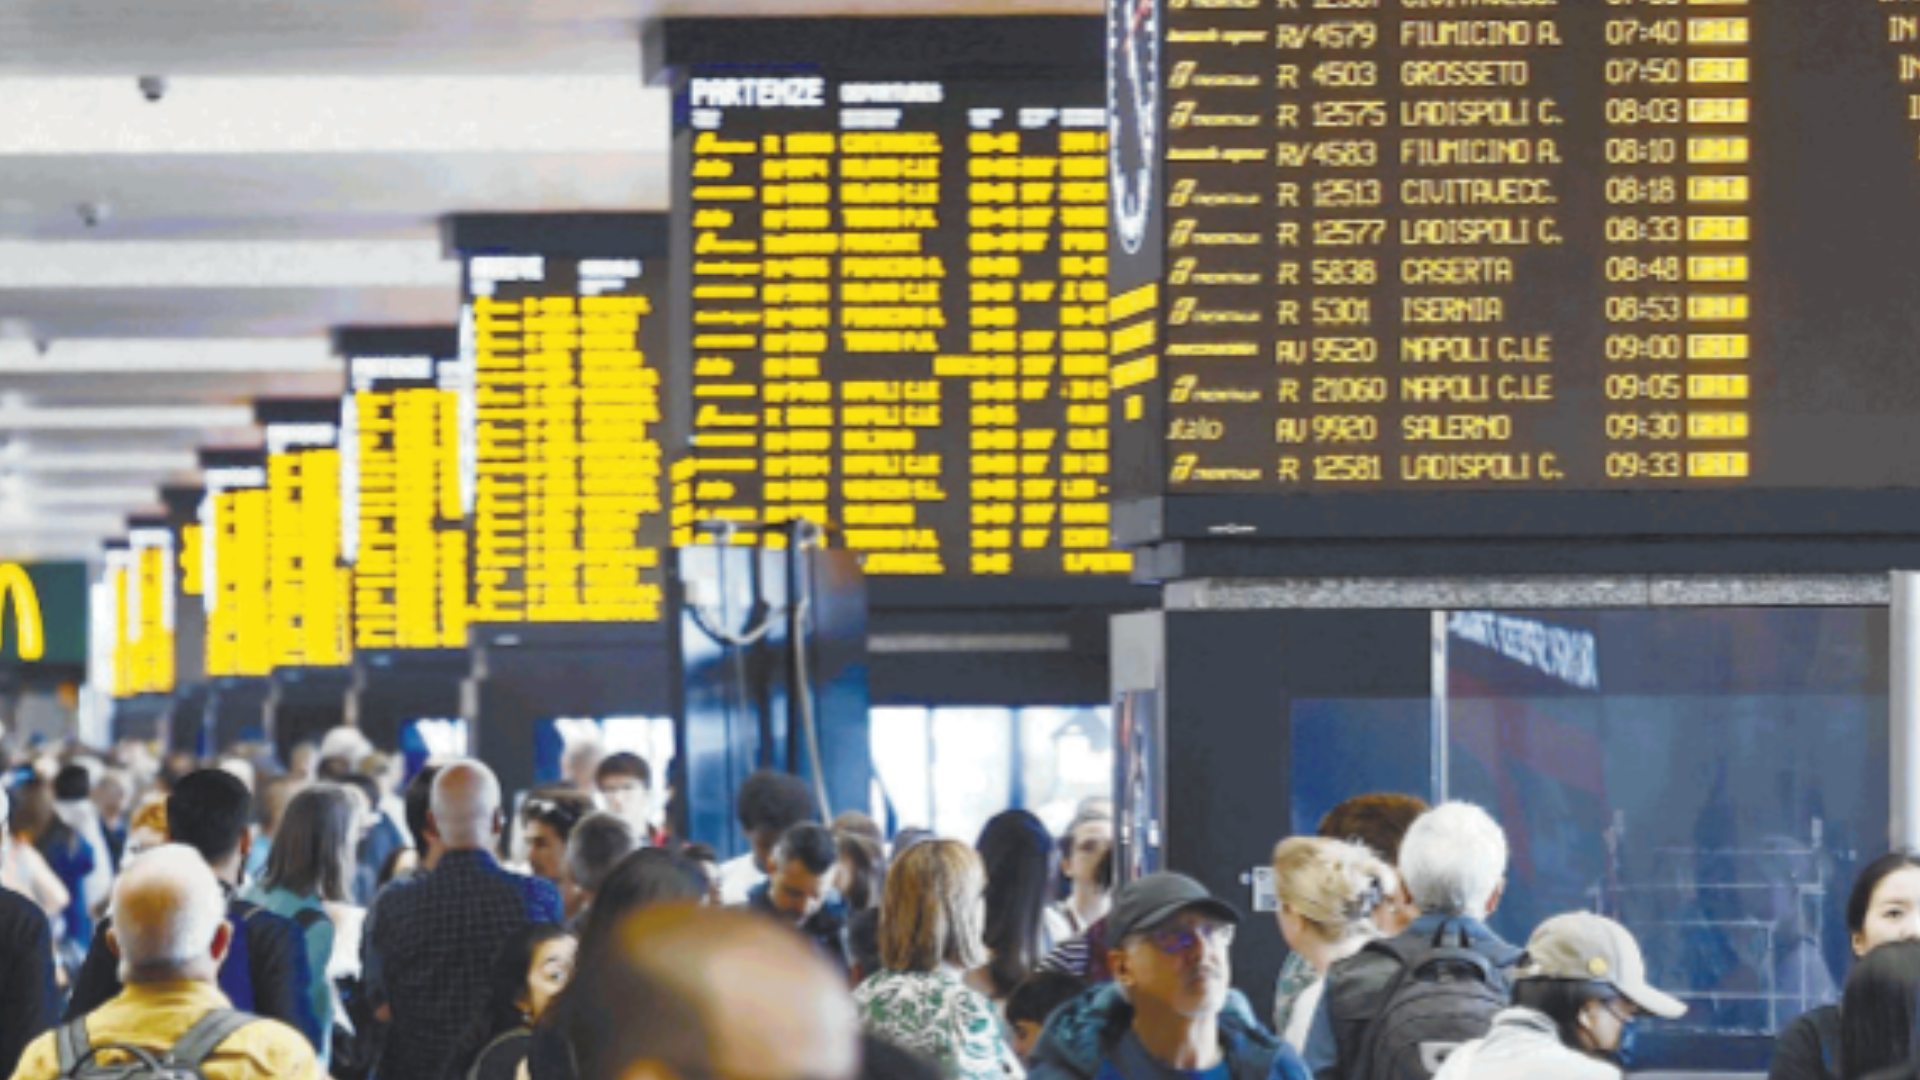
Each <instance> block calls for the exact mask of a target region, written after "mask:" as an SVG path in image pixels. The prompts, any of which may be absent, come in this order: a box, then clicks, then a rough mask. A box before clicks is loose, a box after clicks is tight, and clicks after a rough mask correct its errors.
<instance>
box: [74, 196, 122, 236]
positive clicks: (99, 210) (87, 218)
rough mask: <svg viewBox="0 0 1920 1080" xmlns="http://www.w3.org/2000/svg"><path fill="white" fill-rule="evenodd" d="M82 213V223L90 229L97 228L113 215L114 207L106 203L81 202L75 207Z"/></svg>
mask: <svg viewBox="0 0 1920 1080" xmlns="http://www.w3.org/2000/svg"><path fill="white" fill-rule="evenodd" d="M74 209H75V210H76V211H78V212H79V214H80V224H82V225H85V226H86V227H87V228H89V229H97V228H99V227H100V223H101V222H103V221H105V220H107V219H108V218H110V217H112V216H113V207H111V206H108V205H107V204H106V203H91V202H89V203H81V204H80V205H79V206H76V207H74Z"/></svg>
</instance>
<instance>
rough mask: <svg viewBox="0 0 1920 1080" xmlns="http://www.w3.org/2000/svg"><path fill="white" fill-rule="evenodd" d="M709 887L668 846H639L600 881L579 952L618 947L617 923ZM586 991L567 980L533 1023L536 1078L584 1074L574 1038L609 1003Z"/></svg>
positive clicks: (561, 1079)
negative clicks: (593, 1015)
mask: <svg viewBox="0 0 1920 1080" xmlns="http://www.w3.org/2000/svg"><path fill="white" fill-rule="evenodd" d="M606 816H607V817H609V818H611V819H612V820H614V821H619V819H618V818H612V815H606ZM620 824H622V825H625V822H620ZM705 893H706V880H705V878H703V877H702V876H701V874H700V871H699V870H698V869H697V868H696V867H695V866H694V865H693V864H692V862H690V861H689V860H687V859H684V858H682V857H680V856H678V855H675V854H673V853H672V852H669V851H667V850H666V849H665V848H638V849H635V850H634V851H632V852H631V853H629V854H628V855H627V856H626V858H624V859H621V860H620V862H619V864H618V865H616V866H615V867H614V868H613V871H612V872H611V873H609V874H608V875H607V878H606V880H605V881H604V882H602V883H601V886H600V894H599V896H598V897H597V898H596V899H595V900H594V903H593V907H591V908H589V909H588V910H587V918H586V925H585V926H584V927H583V928H582V930H581V932H580V934H579V939H580V946H579V949H578V955H580V956H583V957H584V956H589V955H592V956H597V955H599V954H601V953H604V952H607V951H609V950H611V949H614V948H616V947H617V943H618V940H619V933H618V931H619V928H620V927H621V926H622V925H624V924H625V923H626V922H627V921H628V920H629V919H631V918H632V917H633V916H634V915H636V914H638V913H639V912H642V911H646V910H648V909H650V908H655V907H659V906H661V905H664V904H686V903H696V904H697V903H699V902H700V900H701V898H702V897H703V896H704V895H705ZM585 993H586V991H581V990H576V989H574V988H573V986H572V985H571V984H569V985H568V987H567V988H566V989H563V990H562V991H560V994H559V995H558V996H557V997H556V998H555V999H554V1001H553V1002H552V1004H551V1005H550V1006H549V1007H548V1009H547V1013H546V1015H545V1016H544V1017H543V1018H542V1019H541V1021H540V1022H539V1023H538V1024H536V1025H535V1026H534V1029H533V1036H532V1041H531V1043H530V1044H529V1047H528V1051H529V1052H528V1057H527V1071H528V1075H529V1076H530V1077H531V1078H532V1080H575V1078H577V1077H578V1076H579V1075H580V1072H579V1069H578V1065H577V1062H578V1060H579V1057H578V1054H577V1053H576V1052H575V1049H574V1044H573V1040H574V1039H575V1038H576V1037H577V1036H578V1034H579V1032H580V1031H581V1030H583V1025H586V1024H588V1023H589V1021H590V1018H591V1016H592V1014H594V1013H595V1012H596V1011H598V1010H604V1009H606V1008H607V1007H608V1003H607V1002H605V1001H601V1000H598V999H595V998H591V997H586V996H584V995H585Z"/></svg>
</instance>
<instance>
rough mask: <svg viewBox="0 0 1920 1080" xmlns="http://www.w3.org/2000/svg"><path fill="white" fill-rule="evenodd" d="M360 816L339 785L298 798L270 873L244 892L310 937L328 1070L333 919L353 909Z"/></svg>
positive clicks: (314, 995) (271, 856)
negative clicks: (357, 817) (328, 970)
mask: <svg viewBox="0 0 1920 1080" xmlns="http://www.w3.org/2000/svg"><path fill="white" fill-rule="evenodd" d="M357 813H358V811H357V809H356V804H355V802H354V798H353V796H352V795H349V794H348V793H347V789H345V788H343V787H341V786H339V785H337V784H315V785H313V786H312V787H309V788H306V789H305V790H303V791H301V792H300V793H299V794H298V795H295V796H294V797H293V801H292V802H289V803H288V804H287V809H286V812H285V814H284V815H283V816H282V818H281V820H280V827H279V828H278V829H277V830H275V832H274V840H273V850H272V851H271V852H269V853H268V855H267V872H266V873H265V874H263V875H262V876H261V878H260V880H259V881H256V882H254V883H253V884H252V885H249V886H248V887H247V888H246V890H245V891H244V892H242V893H241V898H242V899H244V900H250V901H252V902H253V903H256V904H259V905H260V906H261V907H263V908H265V909H267V910H268V911H271V912H273V913H274V914H275V915H280V916H284V917H286V918H289V919H292V920H294V922H295V923H296V924H298V925H299V926H300V928H301V930H302V931H303V933H304V934H305V938H306V941H305V944H306V949H307V960H308V963H309V965H310V966H311V972H312V978H311V980H310V981H309V982H308V984H307V985H306V986H305V987H303V988H302V989H301V992H302V993H304V994H306V995H307V998H308V1001H309V1003H310V1005H311V1007H312V1009H313V1015H314V1016H315V1017H317V1018H318V1019H319V1021H320V1031H321V1039H320V1047H319V1051H320V1061H321V1062H322V1063H323V1064H324V1063H326V1062H327V1061H328V1060H329V1058H330V1057H331V1055H332V1052H333V1020H334V1015H335V1012H336V1010H335V1001H334V992H333V984H332V982H330V981H329V980H328V979H327V968H328V965H329V964H330V963H331V962H332V960H333V945H334V936H335V932H336V922H335V918H334V915H335V913H336V912H338V913H340V914H342V915H343V916H344V915H345V912H346V909H348V908H352V906H353V901H352V895H351V893H352V889H353V874H354V850H355V849H354V845H355V843H356V842H357V841H358V837H357V835H356V833H357V831H358V830H357V828H356V816H357ZM356 910H357V909H356ZM342 921H345V920H344V918H343V919H342Z"/></svg>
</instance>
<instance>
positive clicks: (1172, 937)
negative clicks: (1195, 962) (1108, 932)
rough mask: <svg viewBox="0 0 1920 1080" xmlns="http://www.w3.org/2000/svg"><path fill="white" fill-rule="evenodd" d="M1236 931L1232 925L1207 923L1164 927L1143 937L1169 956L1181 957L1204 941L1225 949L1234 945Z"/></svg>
mask: <svg viewBox="0 0 1920 1080" xmlns="http://www.w3.org/2000/svg"><path fill="white" fill-rule="evenodd" d="M1234 929H1235V928H1234V925H1233V924H1232V923H1223V922H1205V923H1195V924H1194V925H1192V926H1163V927H1161V928H1160V929H1158V930H1149V931H1147V932H1146V933H1145V934H1143V935H1141V936H1142V937H1144V938H1146V939H1147V940H1148V941H1151V942H1153V947H1154V948H1156V949H1159V950H1160V951H1161V952H1163V953H1166V954H1167V955H1168V956H1179V955H1180V954H1181V953H1184V952H1186V951H1188V950H1189V949H1191V948H1193V947H1194V946H1195V945H1196V944H1199V943H1200V942H1203V941H1204V942H1206V943H1207V944H1209V945H1218V946H1220V947H1221V948H1223V949H1224V948H1226V947H1227V946H1229V945H1232V944H1233V932H1234Z"/></svg>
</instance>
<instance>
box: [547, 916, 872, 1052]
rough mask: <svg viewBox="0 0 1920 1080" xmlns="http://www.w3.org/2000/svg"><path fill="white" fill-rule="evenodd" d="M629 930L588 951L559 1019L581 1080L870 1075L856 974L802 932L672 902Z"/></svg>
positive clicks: (638, 919) (627, 927)
mask: <svg viewBox="0 0 1920 1080" xmlns="http://www.w3.org/2000/svg"><path fill="white" fill-rule="evenodd" d="M617 936H618V941H619V947H618V948H614V949H605V950H600V951H599V953H598V955H594V956H586V957H582V958H581V966H580V967H579V969H578V970H577V972H576V973H575V975H574V986H575V990H574V991H573V992H572V993H571V994H570V995H569V1000H570V1002H571V1003H572V1007H571V1008H569V1009H568V1012H567V1015H566V1016H564V1017H563V1018H561V1019H560V1021H559V1022H560V1023H561V1024H562V1025H563V1030H565V1031H566V1032H567V1034H568V1035H569V1038H570V1041H571V1042H572V1045H573V1048H574V1053H575V1055H576V1057H577V1059H578V1061H579V1063H580V1080H703V1078H707V1077H715V1076H736V1077H752V1078H753V1080H852V1078H853V1077H854V1076H856V1075H857V1074H858V1073H859V1071H860V1049H859V1047H860V1025H859V1019H858V1016H857V1014H856V1013H855V1011H854V1006H853V998H852V995H850V994H849V993H848V992H847V981H846V976H845V975H844V974H842V973H841V972H839V971H837V970H835V969H834V967H833V966H832V965H831V964H829V963H827V962H826V961H825V960H824V959H823V958H822V957H821V956H820V954H819V953H818V951H817V950H815V949H814V948H813V947H812V946H811V945H810V944H809V943H808V942H807V940H806V939H805V938H802V937H801V936H799V935H797V934H795V933H793V931H792V930H790V929H788V928H786V927H783V926H780V925H778V924H777V923H774V922H773V921H772V920H769V919H766V918H763V917H760V916H756V915H754V914H752V913H749V912H745V911H739V910H716V909H713V908H700V907H691V906H686V905H666V906H660V907H653V908H648V909H646V910H643V911H641V912H640V913H639V914H637V915H634V916H632V917H630V918H629V919H628V920H627V921H626V922H625V923H624V924H622V926H621V927H620V930H619V933H618V935H617ZM610 1002H618V1003H619V1007H618V1008H609V1007H607V1003H610Z"/></svg>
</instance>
